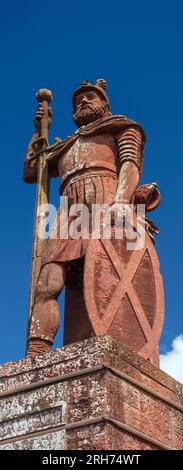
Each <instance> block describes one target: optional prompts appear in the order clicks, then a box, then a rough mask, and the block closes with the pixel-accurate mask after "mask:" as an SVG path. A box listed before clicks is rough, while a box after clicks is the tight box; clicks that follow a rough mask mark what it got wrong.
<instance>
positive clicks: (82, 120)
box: [73, 103, 111, 127]
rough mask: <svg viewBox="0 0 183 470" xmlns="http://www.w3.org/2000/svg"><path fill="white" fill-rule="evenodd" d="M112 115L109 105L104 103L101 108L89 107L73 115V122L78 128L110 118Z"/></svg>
mask: <svg viewBox="0 0 183 470" xmlns="http://www.w3.org/2000/svg"><path fill="white" fill-rule="evenodd" d="M110 114H111V113H110V111H109V107H108V104H107V103H103V104H101V105H100V106H95V107H93V106H92V105H88V106H86V107H85V108H83V109H80V110H78V111H76V112H75V113H73V120H74V122H75V124H76V125H77V126H78V127H81V126H83V125H86V124H89V123H90V122H93V121H96V120H97V119H100V118H102V117H104V116H110Z"/></svg>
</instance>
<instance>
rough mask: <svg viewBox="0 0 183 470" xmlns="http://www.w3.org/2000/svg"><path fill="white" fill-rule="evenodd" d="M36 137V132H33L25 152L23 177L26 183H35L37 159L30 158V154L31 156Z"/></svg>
mask: <svg viewBox="0 0 183 470" xmlns="http://www.w3.org/2000/svg"><path fill="white" fill-rule="evenodd" d="M38 137H39V136H38V133H37V132H35V133H34V134H33V136H32V139H31V140H30V142H29V145H28V148H27V151H26V154H25V160H24V171H23V179H24V181H25V182H26V183H36V181H37V159H36V158H35V159H34V160H31V156H33V148H32V144H33V143H34V142H36V140H37V139H38Z"/></svg>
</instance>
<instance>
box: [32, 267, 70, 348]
mask: <svg viewBox="0 0 183 470" xmlns="http://www.w3.org/2000/svg"><path fill="white" fill-rule="evenodd" d="M65 277H66V269H65V266H64V265H63V264H61V263H48V264H46V265H45V266H44V267H43V268H42V270H41V272H40V275H39V279H38V283H37V287H36V292H35V303H34V308H33V313H32V319H31V325H30V334H29V338H28V348H27V357H34V356H38V355H40V354H43V353H44V352H47V351H49V350H50V349H51V346H52V344H53V339H54V337H55V335H56V333H57V330H58V327H59V321H60V315H59V309H58V302H57V299H58V296H59V294H60V293H61V291H62V289H63V287H64V284H65Z"/></svg>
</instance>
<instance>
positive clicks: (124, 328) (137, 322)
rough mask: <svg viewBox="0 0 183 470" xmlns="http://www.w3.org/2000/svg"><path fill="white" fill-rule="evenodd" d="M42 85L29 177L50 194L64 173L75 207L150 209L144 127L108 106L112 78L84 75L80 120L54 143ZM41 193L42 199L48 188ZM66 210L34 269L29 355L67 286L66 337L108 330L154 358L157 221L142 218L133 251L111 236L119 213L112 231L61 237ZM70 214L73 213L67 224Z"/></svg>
mask: <svg viewBox="0 0 183 470" xmlns="http://www.w3.org/2000/svg"><path fill="white" fill-rule="evenodd" d="M42 92H44V93H42V94H41V93H40V94H39V96H38V101H39V102H40V104H39V107H38V110H37V112H36V114H35V120H34V122H35V127H36V132H35V134H34V135H33V138H32V140H31V142H30V144H29V146H28V150H27V153H26V157H25V164H24V180H25V181H26V182H27V183H35V182H38V193H39V187H40V186H39V185H40V184H41V183H40V182H41V181H42V188H43V189H42V193H41V194H46V191H47V190H46V189H45V190H44V188H46V187H47V186H48V185H49V180H50V179H51V178H52V177H57V176H58V177H60V178H61V185H60V195H61V201H62V198H63V197H67V198H68V208H69V209H70V208H71V207H72V205H73V204H75V203H77V204H84V205H85V206H86V207H87V208H88V209H89V217H90V216H91V213H92V205H93V204H99V205H100V204H107V205H108V206H109V207H111V206H113V209H114V210H115V208H116V207H117V210H119V211H120V214H121V217H124V216H125V214H126V210H127V209H126V207H127V204H129V203H130V204H133V207H134V213H135V212H136V208H137V205H138V204H145V210H146V213H147V212H148V211H150V210H152V209H154V208H155V207H156V206H157V205H158V204H159V201H160V194H159V191H158V189H157V185H156V184H155V183H152V184H146V185H144V186H140V187H139V186H138V185H139V179H140V175H141V172H142V163H143V150H144V144H145V140H146V139H145V133H144V131H143V129H142V127H141V126H140V125H139V124H138V123H136V122H134V121H132V120H131V119H129V118H128V117H127V116H123V115H117V116H115V115H112V114H111V112H110V105H109V99H108V96H107V93H106V82H105V81H104V80H103V79H100V80H97V82H96V84H91V83H89V82H88V81H84V82H83V83H82V84H81V86H80V87H79V88H78V89H77V90H76V91H75V92H74V94H73V99H72V101H73V120H74V122H75V124H76V125H77V127H78V129H77V130H76V132H74V134H72V135H71V136H69V137H68V138H67V139H66V140H65V141H61V140H59V139H57V141H56V143H55V144H53V145H51V146H49V144H48V141H47V134H46V130H45V129H46V125H47V127H49V125H50V124H51V119H52V113H51V109H50V108H49V107H48V102H49V101H50V99H51V97H50V95H49V96H48V94H46V91H45V90H42ZM43 95H44V96H43ZM44 126H45V127H44ZM40 162H42V163H40ZM41 165H42V170H40V167H41ZM38 167H39V174H38ZM40 171H42V173H40ZM40 175H41V176H40ZM40 178H42V180H41V179H40ZM47 192H48V191H47ZM40 197H41V196H40ZM42 202H46V199H45V198H44V197H43V199H42ZM116 205H117V206H116ZM119 207H120V209H119ZM61 217H62V211H61V210H58V212H57V215H56V219H55V221H56V222H57V223H56V224H55V222H54V224H53V231H54V230H55V227H56V231H57V237H53V236H52V237H50V238H49V239H48V240H47V242H46V243H45V245H44V250H42V252H41V254H40V253H39V256H38V258H39V267H38V268H35V267H34V269H33V272H36V276H35V279H36V282H35V279H34V289H33V291H32V292H33V294H32V307H31V310H32V311H31V316H30V320H29V327H28V342H27V356H28V357H34V356H35V355H39V354H42V353H44V352H47V351H49V350H50V348H51V346H52V344H53V340H54V337H55V334H56V332H57V330H58V326H59V310H58V302H57V300H58V296H59V294H60V293H61V291H62V289H63V287H64V286H66V299H65V320H64V344H67V343H71V342H74V341H78V340H82V339H85V338H87V337H89V336H91V335H100V334H103V333H108V334H109V335H111V336H113V337H114V338H116V339H118V340H119V341H120V342H122V343H123V344H124V345H126V346H128V347H129V348H130V349H132V350H133V351H135V352H136V353H138V354H140V355H141V356H142V357H144V358H145V359H148V360H150V361H151V363H153V364H155V365H158V341H159V337H160V334H161V330H162V325H163V315H164V307H163V287H162V280H161V275H160V273H159V264H158V259H157V255H156V252H155V249H154V237H153V234H154V232H157V231H158V229H157V227H156V226H155V225H154V224H153V223H152V222H151V221H150V220H149V219H147V217H146V219H145V243H144V246H143V247H141V248H140V249H139V250H127V248H126V239H125V237H124V238H123V239H116V238H115V237H114V229H115V221H114V218H111V227H112V228H111V234H112V235H111V239H105V238H103V237H102V236H101V237H100V238H98V239H91V237H90V236H89V238H88V239H87V238H86V239H83V238H82V236H80V237H79V238H76V239H74V238H72V236H71V235H70V234H69V236H68V238H63V237H62V236H61V233H60V230H61V228H62V224H60V223H59V222H60V220H61ZM72 221H73V216H72V215H69V222H68V224H69V226H70V225H71V223H72ZM58 227H59V229H58ZM60 227H61V228H60ZM58 231H59V233H58Z"/></svg>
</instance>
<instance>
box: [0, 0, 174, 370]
mask: <svg viewBox="0 0 183 470" xmlns="http://www.w3.org/2000/svg"><path fill="white" fill-rule="evenodd" d="M182 17H183V3H182V1H181V0H180V1H178V0H175V1H174V2H170V1H168V2H167V1H157V0H155V1H153V2H147V1H145V0H144V1H142V0H139V1H134V0H131V1H129V2H126V1H124V0H119V1H118V0H113V1H112V2H106V1H105V2H104V1H103V0H101V1H98V2H97V1H95V0H94V1H92V2H86V1H83V0H78V1H77V2H76V1H73V0H70V1H68V2H65V1H61V0H53V1H52V2H50V1H48V0H44V1H43V0H40V1H39V2H37V1H35V0H32V1H29V2H25V1H20V0H17V1H16V2H14V1H12V0H11V1H7V2H3V4H2V5H1V18H0V45H1V46H0V47H1V76H0V81H1V157H0V158H1V184H0V190H1V231H0V237H1V244H0V247H1V271H0V287H1V294H0V305H1V320H0V325H1V327H0V362H1V363H2V362H6V361H10V360H17V359H19V358H21V357H23V355H24V345H25V336H26V323H27V306H28V292H29V276H30V262H31V245H32V232H33V214H34V201H35V186H34V185H27V184H25V183H24V182H23V180H22V169H23V159H24V153H25V149H26V146H27V143H28V140H29V138H30V136H31V134H32V131H33V124H32V118H33V114H34V111H35V106H36V101H35V97H34V96H35V92H36V91H37V90H38V89H39V88H42V87H47V88H50V89H51V90H52V92H53V95H54V102H53V112H54V121H53V125H52V129H51V132H50V142H53V138H54V136H58V135H59V136H60V137H62V138H64V137H66V136H67V135H69V134H71V132H72V131H73V130H74V125H73V123H72V119H71V110H72V108H71V95H72V92H73V90H74V89H75V87H76V86H77V85H78V84H80V82H81V81H82V80H84V79H89V80H91V81H93V80H96V78H101V77H103V78H105V79H106V80H107V82H108V93H109V97H110V101H111V109H112V112H113V113H114V114H127V115H128V116H129V117H131V118H132V119H134V120H137V121H138V122H140V123H141V124H142V126H143V127H144V129H145V131H146V134H147V145H146V151H145V163H144V172H143V177H142V182H152V181H157V182H158V185H159V188H160V190H161V193H162V203H161V206H160V207H159V208H158V209H157V210H156V211H155V212H153V213H152V214H151V216H152V217H151V218H152V220H153V221H154V222H155V223H157V225H158V226H159V227H160V235H159V236H158V238H157V243H156V249H157V251H158V255H159V259H160V263H161V272H162V275H163V278H164V286H165V295H166V319H165V324H164V330H163V334H162V338H161V343H160V344H161V351H162V352H165V351H166V350H167V349H169V347H170V343H171V341H172V339H173V338H174V337H175V336H177V335H179V334H180V333H182V332H183V326H182V313H183V311H182V291H183V287H182V284H183V279H182V278H183V276H182V266H183V258H182V233H183V222H182V172H183V144H182V135H183V120H182V108H183V94H182V90H183V62H182V57H183V29H182ZM58 201H59V198H58V181H57V182H54V184H53V185H52V191H51V202H53V203H57V204H58ZM60 342H61V331H60V332H59V334H58V335H57V340H56V343H55V345H56V346H58V345H59V344H60Z"/></svg>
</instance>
